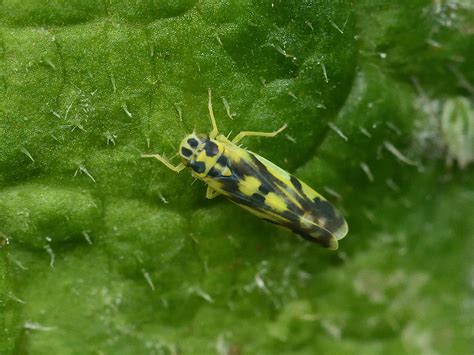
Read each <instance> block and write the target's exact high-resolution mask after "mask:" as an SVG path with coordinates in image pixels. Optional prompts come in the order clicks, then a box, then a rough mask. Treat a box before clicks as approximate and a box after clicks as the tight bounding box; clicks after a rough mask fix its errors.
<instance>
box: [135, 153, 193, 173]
mask: <svg viewBox="0 0 474 355" xmlns="http://www.w3.org/2000/svg"><path fill="white" fill-rule="evenodd" d="M142 158H155V159H158V160H159V161H161V162H162V163H163V164H164V165H165V166H166V167H167V168H168V169H170V170H173V171H174V172H175V173H179V172H180V171H181V170H183V169H184V168H185V167H186V165H184V164H183V163H179V164H178V165H176V166H174V165H173V164H171V163H170V162H169V161H168V160H167V159H166V158H165V157H162V156H161V155H159V154H142Z"/></svg>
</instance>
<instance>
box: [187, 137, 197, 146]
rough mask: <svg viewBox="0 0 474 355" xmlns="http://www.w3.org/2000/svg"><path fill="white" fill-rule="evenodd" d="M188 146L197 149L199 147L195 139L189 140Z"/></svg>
mask: <svg viewBox="0 0 474 355" xmlns="http://www.w3.org/2000/svg"><path fill="white" fill-rule="evenodd" d="M188 144H189V146H190V147H191V148H196V147H197V146H198V141H197V140H196V139H194V138H189V139H188Z"/></svg>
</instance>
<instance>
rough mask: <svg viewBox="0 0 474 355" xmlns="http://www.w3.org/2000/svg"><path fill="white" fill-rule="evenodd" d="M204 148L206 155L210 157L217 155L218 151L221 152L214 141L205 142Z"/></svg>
mask: <svg viewBox="0 0 474 355" xmlns="http://www.w3.org/2000/svg"><path fill="white" fill-rule="evenodd" d="M204 150H205V152H206V155H207V156H208V157H213V156H215V155H216V154H217V153H219V147H218V146H217V144H216V143H214V142H213V141H207V142H206V143H205V144H204Z"/></svg>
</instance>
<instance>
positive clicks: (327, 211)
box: [313, 197, 344, 231]
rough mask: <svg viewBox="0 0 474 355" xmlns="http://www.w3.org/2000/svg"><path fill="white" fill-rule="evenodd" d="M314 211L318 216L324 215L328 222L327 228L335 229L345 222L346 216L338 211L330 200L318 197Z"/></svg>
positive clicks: (315, 200)
mask: <svg viewBox="0 0 474 355" xmlns="http://www.w3.org/2000/svg"><path fill="white" fill-rule="evenodd" d="M313 202H314V207H313V210H314V213H315V214H316V216H323V217H324V218H326V220H327V222H326V225H325V228H326V229H328V230H330V231H335V230H337V229H338V228H339V227H341V226H342V225H343V224H344V218H342V216H341V215H339V213H338V212H337V210H336V209H335V208H334V206H333V205H331V204H330V203H329V202H327V201H325V200H322V199H321V198H319V197H316V198H315V199H314V200H313Z"/></svg>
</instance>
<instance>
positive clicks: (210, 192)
mask: <svg viewBox="0 0 474 355" xmlns="http://www.w3.org/2000/svg"><path fill="white" fill-rule="evenodd" d="M219 195H220V193H219V192H217V191H216V190H213V189H212V188H211V187H210V186H208V187H207V190H206V198H207V199H209V200H212V199H213V198H215V197H217V196H219Z"/></svg>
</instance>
